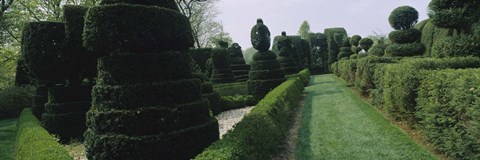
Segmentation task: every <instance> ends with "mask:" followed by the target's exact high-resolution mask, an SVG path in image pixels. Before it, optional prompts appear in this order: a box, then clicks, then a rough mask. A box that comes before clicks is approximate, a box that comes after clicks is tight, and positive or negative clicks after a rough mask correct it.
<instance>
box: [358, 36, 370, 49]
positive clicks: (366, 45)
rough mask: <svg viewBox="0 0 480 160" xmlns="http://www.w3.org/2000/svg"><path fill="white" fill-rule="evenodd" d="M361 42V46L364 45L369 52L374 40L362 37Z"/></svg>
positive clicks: (363, 47)
mask: <svg viewBox="0 0 480 160" xmlns="http://www.w3.org/2000/svg"><path fill="white" fill-rule="evenodd" d="M359 44H360V47H362V49H363V50H365V52H368V50H369V49H370V47H372V45H373V40H372V39H370V38H362V39H361V40H360V42H359Z"/></svg>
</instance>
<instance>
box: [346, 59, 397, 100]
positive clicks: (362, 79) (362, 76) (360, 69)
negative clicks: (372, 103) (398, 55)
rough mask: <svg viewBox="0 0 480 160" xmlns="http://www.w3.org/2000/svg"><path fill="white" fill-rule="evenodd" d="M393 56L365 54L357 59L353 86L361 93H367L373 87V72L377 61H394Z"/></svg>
mask: <svg viewBox="0 0 480 160" xmlns="http://www.w3.org/2000/svg"><path fill="white" fill-rule="evenodd" d="M395 62H396V59H395V58H388V57H377V56H367V57H365V58H362V59H359V60H358V62H357V69H356V72H355V87H356V88H357V89H358V90H359V91H360V93H361V94H362V95H367V94H368V92H369V90H370V89H375V88H376V86H375V84H374V81H373V79H374V76H375V75H374V73H375V68H376V64H377V63H395Z"/></svg>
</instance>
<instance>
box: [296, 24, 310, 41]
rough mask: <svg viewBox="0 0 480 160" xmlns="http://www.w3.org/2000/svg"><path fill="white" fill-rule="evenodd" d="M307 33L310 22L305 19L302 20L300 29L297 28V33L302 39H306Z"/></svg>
mask: <svg viewBox="0 0 480 160" xmlns="http://www.w3.org/2000/svg"><path fill="white" fill-rule="evenodd" d="M308 33H310V24H308V22H307V21H303V23H302V25H300V29H298V34H299V35H300V37H302V39H308Z"/></svg>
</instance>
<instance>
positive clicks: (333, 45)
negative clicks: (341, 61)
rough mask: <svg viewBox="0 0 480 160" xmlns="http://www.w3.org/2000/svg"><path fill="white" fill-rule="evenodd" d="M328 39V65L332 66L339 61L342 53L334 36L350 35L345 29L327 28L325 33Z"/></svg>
mask: <svg viewBox="0 0 480 160" xmlns="http://www.w3.org/2000/svg"><path fill="white" fill-rule="evenodd" d="M323 33H324V34H325V36H326V37H327V44H328V60H327V61H328V64H332V63H334V62H336V61H337V57H338V54H339V53H340V45H341V44H337V42H335V39H334V36H335V34H336V33H341V34H344V35H348V34H347V31H346V30H345V28H326V29H325V30H324V32H323Z"/></svg>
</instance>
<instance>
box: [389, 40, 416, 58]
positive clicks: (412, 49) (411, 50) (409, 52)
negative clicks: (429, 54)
mask: <svg viewBox="0 0 480 160" xmlns="http://www.w3.org/2000/svg"><path fill="white" fill-rule="evenodd" d="M424 52H425V45H423V44H422V43H420V42H415V43H407V44H395V43H394V44H391V45H389V46H388V47H387V48H386V49H385V56H398V57H404V56H416V55H421V54H422V53H424Z"/></svg>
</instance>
